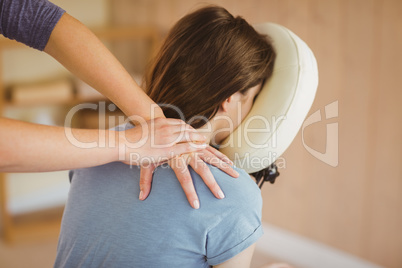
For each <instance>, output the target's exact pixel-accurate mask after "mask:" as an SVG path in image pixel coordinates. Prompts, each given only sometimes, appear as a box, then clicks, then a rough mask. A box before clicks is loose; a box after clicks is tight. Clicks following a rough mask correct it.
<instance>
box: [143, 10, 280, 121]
mask: <svg viewBox="0 0 402 268" xmlns="http://www.w3.org/2000/svg"><path fill="white" fill-rule="evenodd" d="M274 59H275V52H274V50H273V47H272V46H271V44H270V43H269V42H268V41H267V38H266V37H265V36H262V35H260V34H258V33H257V32H256V31H255V30H254V28H253V27H252V26H251V25H249V24H248V23H247V22H246V21H245V20H244V19H243V18H241V17H233V16H232V15H231V14H230V13H229V12H228V11H227V10H226V9H224V8H222V7H217V6H208V7H204V8H201V9H199V10H197V11H195V12H193V13H191V14H188V15H186V16H185V17H183V18H182V19H180V20H179V21H178V22H177V23H176V24H175V26H174V27H173V28H172V29H171V30H170V32H169V34H168V36H167V38H166V39H165V41H164V43H163V45H162V47H161V49H160V51H159V53H158V55H157V56H156V58H155V60H154V63H153V65H152V66H151V68H150V70H149V71H148V72H147V74H146V77H145V87H146V90H147V92H148V94H149V96H150V97H151V98H152V99H153V100H154V101H155V102H156V103H158V104H169V105H173V106H175V107H177V108H179V109H180V110H181V112H182V113H183V115H184V116H185V118H184V119H185V120H186V121H188V120H190V119H192V120H190V121H191V122H190V124H191V125H192V126H193V127H194V128H198V127H201V126H202V125H204V124H205V123H206V122H205V120H202V119H196V120H194V118H207V119H208V120H209V119H211V118H212V117H214V115H215V114H216V112H217V111H218V109H219V106H220V104H221V103H222V102H223V101H225V100H226V99H227V98H229V97H230V96H231V95H232V94H234V93H236V92H238V91H240V92H241V93H243V94H244V93H245V92H246V91H247V90H248V89H249V88H251V87H253V86H256V85H258V84H259V83H261V82H263V81H264V80H265V79H267V78H269V77H270V76H271V74H272V70H273V64H274ZM162 109H163V111H164V113H165V116H166V117H168V118H180V115H179V114H178V113H177V111H175V110H173V109H169V108H167V107H164V106H162ZM182 119H183V118H182Z"/></svg>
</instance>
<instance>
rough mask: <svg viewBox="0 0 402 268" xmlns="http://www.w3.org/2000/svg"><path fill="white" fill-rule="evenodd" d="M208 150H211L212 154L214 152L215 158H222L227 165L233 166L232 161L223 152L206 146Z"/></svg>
mask: <svg viewBox="0 0 402 268" xmlns="http://www.w3.org/2000/svg"><path fill="white" fill-rule="evenodd" d="M206 149H207V150H208V151H209V152H211V153H212V154H214V155H215V156H216V157H217V158H219V159H220V160H222V161H223V162H225V163H228V164H229V165H232V166H233V162H232V161H231V160H230V159H229V157H227V156H226V155H225V154H224V153H221V152H219V151H218V150H216V149H215V148H214V147H212V146H208V147H207V148H206Z"/></svg>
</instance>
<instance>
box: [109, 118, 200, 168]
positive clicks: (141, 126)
mask: <svg viewBox="0 0 402 268" xmlns="http://www.w3.org/2000/svg"><path fill="white" fill-rule="evenodd" d="M138 118H140V117H138ZM132 122H133V123H135V124H136V127H134V128H131V129H128V130H125V131H116V132H115V133H116V134H117V137H118V139H117V143H118V147H119V148H118V149H119V150H118V151H119V159H118V160H119V161H122V162H124V163H126V164H130V165H139V166H141V167H143V166H149V165H151V164H154V165H158V164H160V163H164V162H167V161H168V160H169V159H171V158H173V157H176V156H179V155H182V154H185V153H191V152H195V151H198V150H202V149H204V148H206V147H207V145H206V144H205V141H206V138H205V136H204V135H202V134H199V133H198V132H197V131H196V130H195V129H194V128H192V127H191V126H190V125H187V124H186V123H185V122H184V121H182V120H180V119H171V118H169V119H167V118H156V119H153V120H148V121H145V120H143V119H141V121H136V120H132Z"/></svg>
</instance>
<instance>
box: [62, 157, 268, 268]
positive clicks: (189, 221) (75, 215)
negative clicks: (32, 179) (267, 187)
mask: <svg viewBox="0 0 402 268" xmlns="http://www.w3.org/2000/svg"><path fill="white" fill-rule="evenodd" d="M209 168H210V170H211V172H212V174H213V175H214V177H215V179H216V181H217V182H218V184H219V185H220V187H221V188H222V190H223V192H224V193H225V195H226V197H225V198H224V199H221V200H219V199H217V198H215V196H213V194H212V193H211V192H210V190H209V189H208V188H207V186H206V185H205V183H204V182H203V181H202V179H201V178H200V176H199V175H198V174H196V173H195V172H194V171H193V170H192V169H191V168H190V174H191V177H192V179H193V182H194V185H195V189H196V191H197V194H198V197H199V199H200V209H198V210H195V209H193V208H191V207H190V205H189V204H188V202H187V199H186V196H185V194H184V192H183V190H182V188H181V186H180V183H179V181H178V180H177V178H176V176H175V174H174V172H173V170H172V169H171V168H170V167H169V166H168V165H167V164H164V165H162V166H160V167H158V168H157V169H156V170H155V173H154V176H153V182H152V191H151V194H150V196H149V197H148V198H147V199H146V200H145V201H140V200H139V199H138V196H139V192H140V189H139V177H140V169H139V168H137V167H133V168H130V166H128V165H126V164H123V163H120V162H115V163H110V164H106V165H103V166H97V167H93V168H86V169H80V170H75V171H73V172H71V173H70V178H71V188H70V192H69V197H68V201H67V204H66V208H65V211H64V216H63V221H62V225H61V233H60V238H59V244H58V249H57V258H56V262H55V267H74V268H77V267H108V268H113V267H116V268H121V267H144V268H152V267H155V268H161V267H186V268H190V267H210V265H217V264H220V263H222V262H225V261H226V260H229V259H230V258H232V257H234V256H235V255H237V254H238V253H240V252H241V251H243V250H244V249H246V248H248V247H249V246H250V245H252V244H253V243H255V242H256V241H257V240H258V238H259V237H261V235H262V234H263V231H262V227H261V209H262V199H261V192H260V190H259V188H258V187H257V185H256V183H255V182H254V181H253V180H252V179H251V178H250V176H249V175H248V174H247V173H246V172H245V171H244V170H241V169H238V168H236V170H237V171H238V172H239V173H240V176H239V177H238V178H232V177H230V176H229V175H227V174H226V173H224V172H222V171H221V170H219V169H218V168H216V167H213V166H209Z"/></svg>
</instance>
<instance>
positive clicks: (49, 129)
mask: <svg viewBox="0 0 402 268" xmlns="http://www.w3.org/2000/svg"><path fill="white" fill-rule="evenodd" d="M150 122H153V121H148V122H147V125H145V126H144V127H147V126H149V124H150ZM172 123H174V124H172ZM154 126H155V129H156V130H160V131H158V133H161V134H163V133H164V132H163V131H162V130H166V129H167V128H168V129H179V128H180V126H185V123H184V122H183V121H181V120H175V119H171V120H168V119H162V118H158V119H156V120H155V121H154ZM186 133H187V135H190V136H191V137H192V139H193V140H202V138H200V135H199V134H197V133H195V132H193V131H191V130H190V131H189V132H186ZM142 135H143V132H142V127H141V126H138V127H136V128H133V129H129V130H126V131H120V132H117V131H110V130H106V131H102V130H98V129H70V128H64V127H55V126H45V125H38V124H32V123H26V122H22V121H17V120H12V119H6V118H0V172H45V171H55V170H66V169H76V168H83V167H91V166H97V165H102V164H106V163H109V162H113V161H119V160H121V159H124V158H127V159H128V158H129V157H130V154H131V153H135V154H137V155H138V156H139V157H138V161H141V159H140V158H141V157H142V158H148V157H150V156H151V155H158V156H161V157H170V156H171V153H172V152H174V154H176V155H180V154H182V153H185V152H188V151H196V150H199V148H195V147H194V146H191V145H190V143H187V142H185V143H180V144H175V145H173V146H172V147H167V148H162V149H152V148H149V147H148V146H147V144H145V145H143V146H141V147H139V148H133V147H136V146H135V144H136V142H141V138H142ZM163 138H164V137H163V136H160V135H158V134H157V135H156V137H155V139H156V140H158V139H159V140H160V139H163ZM183 140H184V138H183ZM103 141H105V146H102V145H101V144H100V143H102V142H103ZM148 143H149V142H148ZM122 148H124V150H122Z"/></svg>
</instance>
